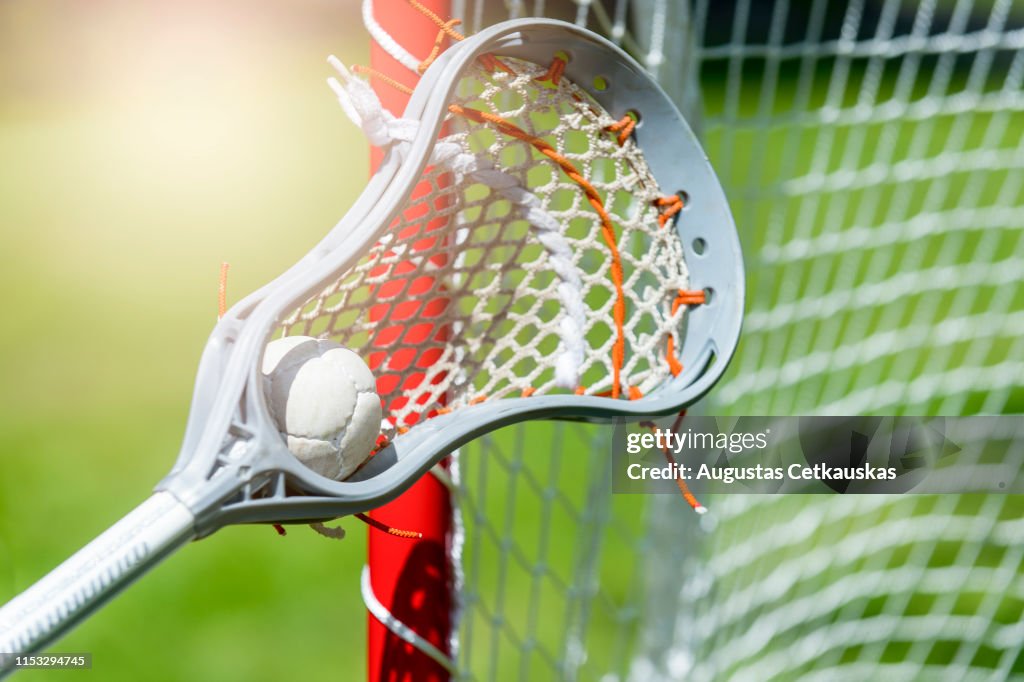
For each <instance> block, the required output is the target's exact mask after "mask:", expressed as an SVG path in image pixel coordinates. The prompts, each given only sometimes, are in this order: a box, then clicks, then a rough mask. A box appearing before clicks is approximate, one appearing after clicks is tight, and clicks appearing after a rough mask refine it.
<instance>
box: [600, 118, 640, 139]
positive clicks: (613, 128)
mask: <svg viewBox="0 0 1024 682" xmlns="http://www.w3.org/2000/svg"><path fill="white" fill-rule="evenodd" d="M636 122H637V119H636V114H632V113H630V114H626V115H625V116H623V117H622V118H620V119H619V120H618V121H616V122H615V123H612V124H611V125H610V126H608V127H606V128H605V130H607V131H608V132H609V133H618V134H619V136H618V138H617V139H618V142H619V146H620V147H621V146H622V145H624V144H626V140H628V139H629V136H630V135H632V134H633V131H634V130H636Z"/></svg>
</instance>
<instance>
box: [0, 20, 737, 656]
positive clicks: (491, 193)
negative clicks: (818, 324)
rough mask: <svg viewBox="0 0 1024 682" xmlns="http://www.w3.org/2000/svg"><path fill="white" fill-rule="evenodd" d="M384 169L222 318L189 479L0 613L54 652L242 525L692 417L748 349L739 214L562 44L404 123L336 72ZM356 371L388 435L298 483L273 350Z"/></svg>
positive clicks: (641, 90)
mask: <svg viewBox="0 0 1024 682" xmlns="http://www.w3.org/2000/svg"><path fill="white" fill-rule="evenodd" d="M341 76H342V79H341V82H338V81H335V82H333V83H332V87H334V88H335V89H336V91H337V92H338V95H339V98H340V99H341V101H342V104H343V106H344V107H345V110H346V112H347V113H348V114H349V116H350V117H352V118H353V120H355V121H356V122H357V123H358V124H359V125H360V126H361V127H362V128H363V129H364V131H365V132H366V133H367V135H368V137H369V138H370V140H371V142H373V143H374V144H376V145H379V146H382V147H384V148H386V150H387V154H386V158H385V160H384V162H383V164H382V166H381V168H380V170H379V171H378V172H377V174H376V175H375V176H374V177H373V178H372V180H371V181H370V183H369V185H368V186H367V188H366V190H365V191H364V192H363V194H362V195H361V196H360V198H359V199H358V201H357V202H356V203H355V205H354V206H353V207H352V209H351V210H350V211H349V212H348V214H347V215H346V216H345V218H344V219H343V220H342V221H341V222H340V223H339V224H338V225H337V226H336V227H335V228H334V229H333V230H332V231H331V232H330V234H328V236H327V237H326V238H325V239H324V240H323V241H322V242H321V243H320V244H319V245H318V246H317V247H316V248H314V249H313V250H312V252H310V253H309V254H308V255H306V256H305V257H304V258H303V259H302V260H301V261H299V262H298V263H297V264H296V265H295V266H293V267H292V268H291V269H290V270H288V271H287V272H286V273H284V274H283V275H281V276H280V277H279V278H278V279H276V280H274V281H273V282H271V283H270V284H268V285H266V286H265V287H263V288H262V289H260V290H259V291H257V292H255V293H253V294H251V295H250V296H248V297H247V298H246V299H244V300H243V301H242V302H240V303H239V304H237V305H236V306H234V307H233V308H232V309H231V310H230V311H229V312H228V313H227V315H225V316H224V317H223V319H222V320H221V321H220V323H219V324H218V325H217V327H216V328H215V329H214V331H213V334H212V335H211V337H210V340H209V342H208V344H207V347H206V350H205V352H204V354H203V358H202V361H201V363H200V367H199V375H198V378H197V381H196V388H195V394H194V397H193V404H192V411H191V416H190V418H189V422H188V428H187V430H186V433H185V439H184V444H183V446H182V450H181V454H180V455H179V457H178V461H177V463H176V464H175V466H174V468H173V469H172V470H171V473H170V474H169V475H168V476H167V477H166V478H165V479H164V480H163V481H161V482H160V483H159V485H157V487H156V493H155V494H154V495H153V496H152V497H151V498H149V499H148V500H147V501H146V502H144V503H143V504H142V505H140V506H139V507H138V508H136V509H135V510H134V511H132V512H131V513H130V514H129V515H128V516H126V517H125V518H124V519H122V520H121V521H120V522H118V523H117V524H116V525H114V526H113V527H112V528H110V529H109V530H108V531H106V532H105V533H103V534H102V535H101V536H100V537H98V538H97V539H96V540H94V541H93V542H92V543H90V544H89V545H87V546H86V547H85V548H84V549H82V550H81V551H79V552H78V553H77V554H75V555H74V556H73V557H71V558H70V559H69V560H68V561H67V562H65V563H64V564H63V565H61V566H60V567H58V568H57V569H55V570H54V571H53V572H52V573H50V574H49V575H47V576H46V577H45V578H43V579H42V580H40V581H39V582H38V583H37V584H36V585H34V586H33V587H31V588H30V589H28V590H27V591H26V592H25V593H23V594H21V595H20V596H18V597H16V598H15V599H13V600H12V601H11V602H10V603H8V604H7V605H6V606H4V607H3V608H2V609H0V652H3V653H9V654H10V653H26V652H31V651H36V650H39V649H40V648H41V647H43V646H45V645H46V644H48V643H49V642H52V641H54V640H55V639H56V638H57V637H59V636H60V635H61V634H62V633H64V632H66V631H67V630H68V629H69V628H70V627H71V626H72V625H73V624H74V623H76V622H77V621H79V620H81V619H82V618H84V617H85V616H86V615H87V614H89V613H90V612H91V611H92V610H93V609H95V608H96V607H98V606H99V605H100V604H102V603H103V602H104V601H106V600H107V599H109V598H110V597H111V596H112V595H114V594H115V593H117V592H118V591H119V590H120V589H122V588H124V587H125V586H126V585H128V584H129V583H130V582H131V581H132V580H134V579H136V578H137V577H139V576H140V575H141V574H142V573H143V572H144V571H145V570H146V569H148V568H150V567H151V566H153V565H154V564H156V563H157V562H158V561H159V560H161V559H162V558H163V557H165V556H166V555H167V554H169V553H170V552H171V551H173V550H175V549H177V548H178V547H180V546H181V545H183V544H184V543H186V542H188V541H189V540H192V539H195V538H201V537H205V536H207V535H209V534H211V533H213V532H214V531H215V530H217V529H218V528H220V527H222V526H224V525H227V524H232V523H271V522H296V521H305V522H312V521H322V520H327V519H333V518H338V517H341V516H345V515H348V514H353V513H357V512H365V511H367V510H370V509H373V508H375V507H377V506H379V505H381V504H383V503H385V502H387V501H389V500H391V499H393V498H394V497H396V496H398V495H399V494H400V493H401V492H402V491H403V490H405V489H406V488H407V487H408V486H409V485H411V484H412V483H413V482H414V481H415V480H416V479H417V478H418V477H420V476H421V475H423V474H424V473H425V472H426V471H428V470H429V469H430V468H431V467H433V466H434V465H435V464H436V463H437V462H439V461H440V460H441V459H442V458H443V457H444V456H445V455H447V454H448V453H450V452H451V451H452V450H453V449H455V448H456V447H458V446H459V445H460V444H462V443H465V442H467V441H469V440H470V439H472V438H474V437H476V436H479V435H481V434H483V433H486V432H489V431H492V430H494V429H496V428H498V427H500V426H503V425H506V424H510V423H513V422H518V421H523V420H526V419H536V418H560V419H588V420H591V419H607V418H610V417H614V416H642V415H658V414H667V413H671V412H677V411H679V410H681V409H682V408H684V407H685V406H686V405H688V404H690V403H692V402H693V401H695V400H696V399H697V398H699V397H700V396H701V395H703V394H704V393H705V392H706V391H707V390H708V389H709V388H711V386H712V385H713V384H714V383H715V382H716V381H717V380H718V378H719V377H720V376H721V374H722V372H723V371H724V369H725V367H726V365H727V364H728V361H729V359H730V358H731V356H732V353H733V351H734V349H735V346H736V342H737V338H738V335H739V330H740V323H741V319H742V310H743V290H744V284H743V270H742V258H741V254H740V249H739V243H738V240H737V237H736V232H735V227H734V225H733V222H732V218H731V216H730V213H729V208H728V206H727V204H726V200H725V196H724V195H723V193H722V189H721V187H720V186H719V183H718V181H717V179H716V178H715V175H714V172H713V171H712V169H711V167H710V165H709V164H708V162H707V160H706V158H705V156H704V154H703V152H702V151H701V149H700V147H699V145H698V143H697V141H696V139H695V138H694V135H693V133H692V132H691V131H690V129H689V128H688V127H687V125H686V123H685V122H684V121H683V118H682V116H681V115H680V114H679V112H678V111H677V110H676V108H675V106H674V105H673V104H672V102H671V101H670V100H669V99H668V97H666V96H665V94H664V93H662V92H661V90H660V89H659V88H658V86H657V85H656V84H655V82H654V81H653V80H651V78H650V77H649V76H647V75H646V73H645V72H644V71H643V69H642V68H641V67H639V66H638V65H637V64H636V63H635V62H634V61H633V60H632V59H631V58H630V57H629V56H628V55H626V54H625V53H624V52H622V51H621V50H619V49H617V48H616V47H614V46H613V45H612V44H610V43H608V42H606V41H605V40H603V39H601V38H600V37H598V36H596V35H594V34H592V33H590V32H588V31H586V30H584V29H581V28H578V27H575V26H572V25H569V24H564V23H561V22H557V21H549V20H521V21H511V22H507V23H504V24H500V25H497V26H494V27H492V28H490V29H487V30H486V31H483V32H482V33H480V34H478V35H476V36H474V37H472V38H469V39H467V40H465V41H464V42H461V43H459V44H457V45H456V46H454V47H452V48H451V49H449V50H448V51H447V52H445V53H444V54H442V55H441V56H440V57H439V58H438V59H437V60H436V61H435V63H434V64H433V65H432V66H431V67H430V68H429V69H428V70H427V72H426V73H425V74H424V76H423V78H422V80H421V82H420V85H419V86H418V87H417V88H416V90H415V92H414V93H413V96H412V99H411V101H410V103H409V106H408V108H407V110H406V111H405V113H404V114H403V116H402V117H401V118H395V117H393V116H391V115H390V114H388V113H387V112H385V111H383V109H381V108H380V105H379V102H378V101H377V100H376V97H375V96H374V95H373V93H372V91H371V90H370V89H369V87H368V86H367V85H366V84H365V82H363V81H361V80H359V79H356V78H354V77H352V76H351V74H348V72H346V71H344V69H341ZM282 331H283V332H284V333H285V334H286V335H294V334H302V335H308V336H317V337H322V338H330V339H332V340H333V341H336V342H339V343H341V344H343V345H344V346H346V347H348V348H350V349H352V350H354V351H355V352H357V353H359V355H360V356H362V357H363V358H364V359H365V360H367V361H368V362H369V365H370V367H371V369H372V370H373V372H374V374H375V377H376V380H377V393H378V394H379V395H380V396H381V399H382V403H383V407H384V415H385V420H384V423H383V425H382V432H381V438H380V440H379V443H378V449H377V451H376V453H375V454H374V456H373V457H372V458H371V459H369V460H368V462H367V464H366V465H365V466H364V467H362V468H361V469H360V470H359V471H357V472H356V474H355V475H354V476H352V477H350V478H349V479H348V480H345V481H334V480H330V479H327V478H324V477H322V476H320V475H319V474H316V473H314V472H313V471H311V470H310V469H307V468H306V467H305V466H303V465H302V464H301V463H300V462H299V461H298V460H297V459H295V457H293V456H292V455H291V453H290V452H289V451H288V449H287V447H286V445H285V441H284V439H283V438H282V435H281V433H280V432H279V431H278V427H277V426H276V425H275V423H274V420H273V419H272V418H271V415H270V413H269V411H268V406H267V398H266V396H265V395H264V384H263V375H262V373H261V360H262V356H263V353H264V349H265V347H266V346H267V344H268V342H269V340H270V339H271V338H272V337H273V336H274V335H275V334H276V335H280V333H281V332H282Z"/></svg>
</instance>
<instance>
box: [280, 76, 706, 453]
mask: <svg viewBox="0 0 1024 682" xmlns="http://www.w3.org/2000/svg"><path fill="white" fill-rule="evenodd" d="M503 62H504V63H505V64H506V66H509V67H510V68H511V70H512V72H513V73H508V72H506V71H504V70H500V69H498V70H495V71H493V72H488V71H486V70H484V69H483V68H482V67H478V68H476V69H474V71H473V73H472V74H470V75H469V76H467V77H466V78H464V79H463V81H462V82H461V83H460V84H459V92H460V93H461V94H460V95H459V96H458V97H457V99H456V102H455V103H456V104H457V105H459V106H461V107H464V108H467V109H473V110H476V111H485V112H489V113H491V114H494V115H497V116H500V117H501V118H502V119H504V120H505V121H508V122H511V123H513V124H514V125H515V126H516V127H517V128H518V129H519V130H521V131H523V132H525V133H526V134H528V135H529V137H530V138H534V139H539V140H543V141H544V142H546V143H547V144H549V145H550V146H551V147H553V148H554V149H555V150H556V151H557V152H558V153H559V154H560V155H561V156H563V157H565V158H566V159H568V160H569V161H570V162H571V163H572V165H573V166H575V167H576V168H577V169H578V170H579V171H580V173H581V174H582V175H583V176H584V177H585V178H587V179H588V181H589V182H590V184H591V185H593V186H594V187H595V188H596V189H597V191H598V193H599V194H600V196H601V198H602V201H603V205H604V208H605V210H606V211H607V212H608V214H609V215H610V216H611V217H612V221H613V223H614V227H615V230H616V238H617V242H618V248H619V251H620V254H621V264H622V270H623V292H624V299H625V305H626V310H627V313H628V314H627V316H626V318H625V325H624V329H623V338H624V340H625V348H626V353H625V358H624V363H623V365H622V370H621V371H622V374H621V384H622V386H621V389H622V390H623V391H624V392H625V391H626V390H628V389H629V388H630V387H635V388H637V389H639V390H640V391H641V392H643V393H647V392H649V391H651V390H653V389H654V388H656V387H657V386H658V385H659V384H660V383H661V382H663V381H664V380H665V379H666V378H668V377H670V376H671V371H670V367H669V364H668V362H667V361H666V358H665V353H666V346H667V342H668V339H669V336H670V335H674V336H675V338H676V347H677V348H678V347H680V346H679V339H678V336H679V333H680V331H681V326H682V323H683V317H684V314H685V307H679V308H678V309H677V310H675V312H673V305H672V304H673V301H674V300H675V298H676V296H677V294H678V292H679V291H680V290H681V289H685V288H686V285H687V271H686V266H685V264H684V262H683V249H682V245H681V243H680V241H679V238H678V234H677V232H676V231H675V229H673V227H672V226H671V225H665V226H661V225H659V220H658V218H659V215H660V214H659V208H658V207H657V206H656V205H655V201H656V200H657V199H659V198H660V197H661V196H662V194H661V192H660V191H659V189H658V187H657V184H656V182H655V180H654V178H653V177H652V176H651V172H650V170H649V169H648V167H647V164H646V163H645V162H644V159H643V154H642V153H641V151H640V149H639V148H638V147H637V146H636V144H635V143H634V142H633V141H632V140H631V139H630V140H627V141H626V142H625V143H624V144H621V145H620V143H619V142H618V141H617V139H616V135H615V134H613V133H611V132H608V131H607V130H606V129H607V128H608V127H609V126H610V125H612V124H613V123H615V120H614V119H612V118H611V117H610V116H609V115H608V113H607V112H605V111H604V110H603V109H601V108H600V106H599V105H598V104H597V103H596V102H595V101H594V100H593V99H592V98H590V97H589V96H588V95H587V94H586V92H585V91H583V90H581V89H580V88H578V87H576V86H575V85H573V84H572V83H571V82H569V81H568V79H565V78H562V79H560V80H559V82H558V83H557V84H555V83H552V82H551V81H550V79H548V80H544V79H543V76H544V74H545V72H546V70H547V68H546V67H542V66H538V65H535V64H529V63H525V62H522V61H518V60H503ZM448 123H449V126H450V128H451V129H452V131H453V132H452V133H451V134H450V135H448V136H447V137H444V138H443V140H442V141H441V142H442V143H443V144H448V145H451V144H455V145H458V147H459V148H460V149H461V150H463V155H464V156H463V159H462V160H460V162H459V163H469V162H470V161H467V160H466V159H471V160H472V163H476V164H477V167H478V168H479V169H482V170H483V172H482V173H480V172H477V173H475V174H474V172H473V171H463V170H461V167H460V166H456V168H455V169H454V170H453V169H452V168H451V167H450V164H440V163H439V164H437V165H435V166H433V167H432V168H431V169H430V170H428V172H427V173H426V174H425V177H424V178H423V180H422V182H421V183H420V186H419V187H418V189H417V190H416V192H415V193H414V194H413V196H412V197H411V198H410V199H409V200H408V201H407V203H406V206H405V207H404V209H403V211H402V214H401V217H400V218H399V219H397V220H396V221H395V222H394V224H392V225H391V227H390V228H389V230H388V233H387V234H386V235H385V236H384V237H383V238H382V239H381V240H380V242H379V243H378V244H377V245H376V246H374V247H373V249H372V250H371V251H370V253H369V255H368V256H367V257H365V258H364V259H363V260H362V261H360V262H359V264H358V265H356V266H355V267H354V268H353V269H352V270H351V271H349V272H346V273H345V274H344V275H342V276H341V277H340V278H339V279H338V280H337V281H336V282H334V283H333V284H331V285H330V286H329V287H328V288H326V289H325V290H324V291H322V292H321V293H320V294H318V295H317V296H315V297H314V298H312V299H311V300H310V301H309V302H307V303H306V305H304V306H303V307H302V308H301V309H299V310H297V311H295V312H294V313H293V314H292V315H291V316H290V317H289V318H288V319H286V320H285V321H284V323H283V327H284V331H285V333H286V334H306V335H313V336H321V337H330V338H333V339H335V340H337V341H338V342H340V343H342V344H343V345H345V346H347V347H349V348H351V349H353V350H356V351H357V352H363V354H364V355H366V356H367V357H368V358H369V360H370V365H371V368H374V369H375V370H377V371H376V374H377V377H378V390H379V393H380V394H381V397H382V398H383V399H384V401H385V404H386V405H388V406H389V410H388V411H389V412H390V415H389V419H388V421H389V424H390V425H391V426H395V425H397V426H403V425H409V424H412V423H414V422H415V421H416V419H417V418H418V417H419V415H420V414H423V413H426V414H432V413H434V411H436V410H437V409H439V408H442V407H443V406H447V407H446V408H445V409H457V408H459V407H462V406H465V405H467V404H469V403H471V402H474V401H478V400H481V399H497V398H504V397H509V396H521V395H524V394H536V395H540V394H544V393H550V392H552V391H555V390H559V389H561V390H562V391H563V392H571V391H575V390H577V389H578V390H579V391H582V392H584V393H587V394H599V393H607V392H608V391H610V390H611V388H612V376H613V372H612V357H613V355H614V353H613V347H614V345H615V344H616V341H617V339H618V332H617V330H616V327H615V324H614V322H613V306H614V305H615V303H616V300H617V294H616V291H615V288H614V286H613V276H612V263H613V261H612V258H611V257H610V251H609V248H608V246H607V245H606V244H605V243H604V242H603V240H602V221H601V219H600V217H599V214H598V213H597V211H596V210H595V208H594V207H593V206H591V204H590V203H589V202H588V200H587V197H586V196H585V195H584V193H583V192H582V191H581V189H580V187H579V185H578V184H577V183H576V182H574V181H573V180H572V179H571V178H570V177H569V176H568V175H567V174H566V172H564V171H563V170H562V169H561V168H559V166H558V165H556V164H555V163H554V162H552V161H551V160H550V159H548V158H547V157H545V156H543V155H542V154H541V153H540V152H539V151H538V150H537V149H536V147H535V145H533V144H531V142H530V141H524V140H520V139H518V138H516V137H512V136H510V135H507V134H504V133H503V132H501V131H499V130H497V129H496V128H495V127H494V126H492V125H489V124H481V123H476V122H474V121H473V120H471V119H469V118H466V117H463V116H458V115H454V114H453V115H451V116H450V117H449V121H448ZM492 164H493V165H494V169H497V170H499V171H500V172H501V173H503V175H504V178H505V179H506V180H514V185H515V188H517V189H525V190H528V191H529V193H531V194H532V195H533V196H534V197H535V198H536V200H537V201H539V205H540V206H541V208H542V210H543V212H545V213H546V214H547V215H548V216H550V218H551V219H552V222H553V223H554V225H555V229H554V230H553V231H554V232H555V233H556V234H552V233H551V232H552V231H548V232H545V231H543V230H542V229H541V228H539V227H538V226H537V225H536V224H534V223H533V222H532V221H531V220H528V219H527V216H526V215H525V213H524V208H523V206H522V205H520V204H517V203H515V202H514V201H512V200H511V199H510V198H509V195H508V193H507V192H506V193H503V192H501V191H498V190H497V189H496V188H495V187H494V186H491V185H489V184H488V178H490V177H491V176H488V175H487V173H488V172H493V170H494V169H492V168H491V165H492ZM552 240H553V241H552ZM558 261H561V262H558ZM567 271H568V273H567ZM573 300H575V301H576V305H577V306H578V308H579V310H580V314H579V315H578V316H576V317H573V316H572V315H571V314H570V313H571V309H572V307H573V303H572V301H573ZM581 339H582V344H581V342H580V340H581ZM573 345H577V346H579V347H580V348H579V350H580V353H579V357H578V359H575V360H574V362H575V364H576V374H577V376H576V379H575V382H574V384H573V385H568V386H566V385H563V386H561V387H559V386H558V385H557V384H558V377H557V376H556V370H555V364H556V361H557V359H558V357H559V356H561V355H565V354H569V355H571V354H572V353H571V347H572V346H573ZM570 360H573V359H572V358H570ZM388 435H390V434H388Z"/></svg>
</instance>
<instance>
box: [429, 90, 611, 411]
mask: <svg viewBox="0 0 1024 682" xmlns="http://www.w3.org/2000/svg"><path fill="white" fill-rule="evenodd" d="M448 110H449V111H451V112H452V113H453V114H456V115H457V116H462V117H464V118H468V119H470V120H472V121H475V122H477V123H481V124H483V123H489V124H491V125H493V126H494V127H495V128H497V129H498V130H499V131H500V132H502V133H503V134H505V135H508V136H509V137H514V138H515V139H517V140H522V141H523V142H528V143H529V144H530V145H532V146H533V148H534V149H536V150H537V151H539V152H540V153H541V154H543V155H544V156H546V157H548V158H549V159H551V160H552V161H554V162H555V163H556V164H557V165H558V167H559V168H561V169H562V171H563V172H564V173H565V174H566V175H567V176H569V178H571V179H572V180H573V182H575V183H576V184H577V185H579V187H580V189H582V190H583V193H584V195H586V197H587V201H589V202H590V205H591V206H593V207H594V210H595V211H596V212H597V215H598V217H599V218H600V219H601V236H602V237H603V238H604V241H605V244H606V245H607V246H608V251H609V253H610V254H611V259H612V262H611V274H612V283H613V284H614V286H615V305H614V306H613V308H612V317H613V319H614V322H615V334H616V336H615V344H614V345H613V346H612V398H618V397H619V394H620V393H621V388H620V380H619V376H620V374H621V372H622V365H623V363H624V362H625V358H626V334H625V324H626V295H625V293H624V292H623V284H622V282H623V271H622V257H621V256H620V254H619V246H618V243H617V241H616V237H615V227H614V225H613V224H612V219H611V216H610V215H608V211H606V210H605V208H604V202H603V201H601V196H600V195H599V194H598V192H597V189H596V188H595V187H594V186H593V185H592V184H590V182H589V181H588V180H587V179H586V178H585V177H583V175H582V174H581V173H580V171H579V169H577V168H576V166H574V165H573V164H572V162H571V161H570V160H569V159H567V158H565V157H564V156H562V155H561V154H559V153H558V151H557V150H555V148H554V147H552V146H551V145H550V144H548V143H547V142H545V141H544V140H542V139H540V138H539V137H534V136H533V135H530V134H529V133H527V132H526V131H524V130H522V129H520V128H518V127H517V126H516V125H514V124H513V123H511V122H509V121H506V120H505V119H503V118H501V117H500V116H497V115H495V114H492V113H489V112H486V111H478V110H476V109H471V108H467V107H463V106H461V105H458V104H452V105H451V106H449V107H448Z"/></svg>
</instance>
